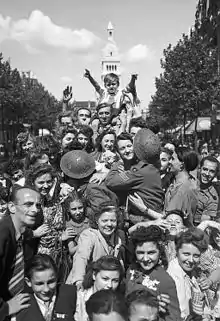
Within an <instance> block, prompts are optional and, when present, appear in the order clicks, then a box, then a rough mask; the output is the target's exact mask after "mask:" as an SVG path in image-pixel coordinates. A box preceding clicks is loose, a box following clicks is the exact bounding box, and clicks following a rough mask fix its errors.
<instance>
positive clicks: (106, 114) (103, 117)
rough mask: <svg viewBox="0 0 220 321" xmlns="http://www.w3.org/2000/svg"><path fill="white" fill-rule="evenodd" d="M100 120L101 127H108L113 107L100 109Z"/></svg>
mask: <svg viewBox="0 0 220 321" xmlns="http://www.w3.org/2000/svg"><path fill="white" fill-rule="evenodd" d="M98 118H99V121H100V123H101V125H104V126H105V125H107V124H108V123H109V121H110V118H111V107H103V108H101V109H99V111H98Z"/></svg>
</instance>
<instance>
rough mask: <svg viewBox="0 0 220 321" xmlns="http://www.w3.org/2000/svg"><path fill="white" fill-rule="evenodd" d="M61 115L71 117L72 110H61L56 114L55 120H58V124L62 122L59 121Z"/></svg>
mask: <svg viewBox="0 0 220 321" xmlns="http://www.w3.org/2000/svg"><path fill="white" fill-rule="evenodd" d="M63 117H71V118H73V112H72V110H68V111H64V112H61V113H60V114H59V115H58V117H57V120H58V122H59V123H60V124H62V123H61V119H62V118H63Z"/></svg>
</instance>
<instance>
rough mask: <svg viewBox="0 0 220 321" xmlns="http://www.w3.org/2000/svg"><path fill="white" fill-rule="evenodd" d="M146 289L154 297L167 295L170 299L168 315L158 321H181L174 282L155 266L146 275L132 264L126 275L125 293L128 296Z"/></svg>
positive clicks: (161, 268) (163, 270)
mask: <svg viewBox="0 0 220 321" xmlns="http://www.w3.org/2000/svg"><path fill="white" fill-rule="evenodd" d="M146 287H147V288H148V290H150V291H151V292H152V293H153V294H155V295H156V296H157V295H159V294H168V295H169V297H170V304H169V305H168V313H167V314H165V315H163V317H162V319H160V320H166V321H178V320H181V316H180V308H179V301H178V298H177V292H176V286H175V282H174V280H173V279H172V278H171V277H170V275H169V274H168V273H167V272H166V271H165V269H164V268H163V267H161V266H159V265H157V266H156V267H155V268H154V269H153V270H152V271H150V272H149V274H147V273H146V271H143V270H142V269H141V268H140V266H139V265H137V264H136V263H135V264H132V265H131V266H130V267H129V269H128V271H127V275H126V293H127V294H128V293H131V292H132V291H135V290H139V289H144V288H146Z"/></svg>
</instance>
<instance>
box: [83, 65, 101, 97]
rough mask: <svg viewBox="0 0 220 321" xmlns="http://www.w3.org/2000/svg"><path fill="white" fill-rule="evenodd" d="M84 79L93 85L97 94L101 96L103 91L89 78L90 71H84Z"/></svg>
mask: <svg viewBox="0 0 220 321" xmlns="http://www.w3.org/2000/svg"><path fill="white" fill-rule="evenodd" d="M84 77H85V78H88V79H89V81H90V83H91V84H92V85H93V87H94V88H95V90H96V91H97V93H98V94H99V95H100V96H101V95H102V93H103V89H102V88H101V86H100V85H99V84H98V82H97V81H96V80H95V79H94V78H93V77H92V76H91V74H90V71H89V70H88V69H85V73H84Z"/></svg>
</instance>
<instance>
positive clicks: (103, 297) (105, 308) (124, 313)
mask: <svg viewBox="0 0 220 321" xmlns="http://www.w3.org/2000/svg"><path fill="white" fill-rule="evenodd" d="M86 312H87V314H88V316H89V320H90V321H92V320H93V314H105V315H108V314H110V313H112V312H116V313H118V314H119V315H120V316H121V317H122V319H124V320H125V321H126V320H127V319H128V310H127V306H126V303H125V299H124V296H123V295H122V294H120V293H118V292H117V291H113V290H100V291H98V292H96V293H94V294H93V295H92V296H91V297H90V298H89V300H88V301H87V302H86Z"/></svg>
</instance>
